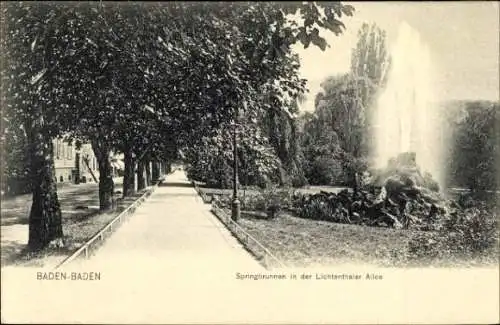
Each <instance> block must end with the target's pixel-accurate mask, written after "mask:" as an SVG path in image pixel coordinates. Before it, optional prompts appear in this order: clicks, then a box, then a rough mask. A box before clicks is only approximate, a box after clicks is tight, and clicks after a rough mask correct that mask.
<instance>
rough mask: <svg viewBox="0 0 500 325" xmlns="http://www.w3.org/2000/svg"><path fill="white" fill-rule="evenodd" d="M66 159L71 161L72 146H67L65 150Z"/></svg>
mask: <svg viewBox="0 0 500 325" xmlns="http://www.w3.org/2000/svg"><path fill="white" fill-rule="evenodd" d="M66 154H67V155H66V159H68V160H71V159H73V146H72V145H71V144H68V148H67V150H66Z"/></svg>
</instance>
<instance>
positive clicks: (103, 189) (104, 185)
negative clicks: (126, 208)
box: [92, 140, 115, 211]
mask: <svg viewBox="0 0 500 325" xmlns="http://www.w3.org/2000/svg"><path fill="white" fill-rule="evenodd" d="M92 150H93V151H94V154H95V156H96V159H97V164H98V165H99V209H100V210H101V211H107V210H109V209H111V208H113V194H114V191H115V185H114V183H113V167H112V166H111V161H110V160H109V155H110V153H111V150H110V148H109V146H107V145H105V144H103V143H101V142H99V140H94V141H92Z"/></svg>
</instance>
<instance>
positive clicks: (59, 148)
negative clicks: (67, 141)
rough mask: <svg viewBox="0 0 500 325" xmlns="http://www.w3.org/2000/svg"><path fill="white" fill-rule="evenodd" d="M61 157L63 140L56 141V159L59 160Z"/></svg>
mask: <svg viewBox="0 0 500 325" xmlns="http://www.w3.org/2000/svg"><path fill="white" fill-rule="evenodd" d="M60 156H61V140H59V139H57V140H56V159H59V157H60Z"/></svg>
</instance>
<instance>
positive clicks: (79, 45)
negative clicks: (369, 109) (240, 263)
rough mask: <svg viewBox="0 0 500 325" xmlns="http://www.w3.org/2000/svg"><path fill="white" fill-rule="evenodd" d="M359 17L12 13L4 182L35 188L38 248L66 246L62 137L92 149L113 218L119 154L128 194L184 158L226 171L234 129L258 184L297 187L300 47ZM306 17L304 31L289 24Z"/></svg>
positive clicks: (241, 9)
mask: <svg viewBox="0 0 500 325" xmlns="http://www.w3.org/2000/svg"><path fill="white" fill-rule="evenodd" d="M353 11H354V9H353V7H351V6H348V5H344V4H342V3H340V2H321V3H314V2H310V3H283V4H280V3H267V2H266V3H254V4H249V3H208V2H206V3H127V4H119V5H117V4H116V3H105V2H95V3H88V2H85V3H70V4H68V3H65V4H57V3H33V2H31V3H17V2H11V3H7V4H5V5H2V13H1V15H2V26H3V28H2V38H1V42H2V44H1V50H2V53H1V55H2V67H1V87H2V89H1V96H2V98H1V99H2V130H1V131H2V135H3V136H2V148H3V149H4V152H5V153H6V159H5V161H4V162H3V164H6V165H7V167H6V168H2V170H3V171H5V172H7V173H12V174H14V175H18V176H19V177H22V176H24V177H26V176H28V178H29V180H30V188H31V191H32V193H33V201H32V206H31V210H30V216H29V242H28V246H29V247H30V248H31V249H33V250H38V249H41V248H44V247H45V246H47V245H48V244H49V243H54V242H55V243H56V244H57V245H63V244H64V243H63V240H62V239H63V227H62V226H63V223H62V220H61V219H62V218H61V209H60V206H59V200H58V197H57V187H56V181H55V177H54V158H53V148H52V140H53V139H54V138H56V137H65V138H66V139H67V140H68V141H72V140H74V139H81V140H82V141H87V142H89V143H91V144H92V148H93V151H94V152H95V154H96V157H97V161H98V167H99V200H100V207H101V210H107V209H109V208H111V206H112V197H113V193H114V184H113V180H112V177H111V163H110V154H111V152H121V153H123V154H124V157H125V175H124V184H123V195H124V196H127V195H130V194H132V193H133V192H134V191H135V190H136V188H141V187H144V186H145V185H147V182H148V180H149V178H154V175H158V174H159V168H160V167H159V166H160V162H162V163H163V164H162V165H163V166H165V165H166V163H168V161H171V160H172V159H175V158H176V155H177V153H178V152H183V153H184V156H185V157H184V158H185V159H186V160H187V161H188V162H190V163H191V165H192V166H198V167H199V168H200V169H201V168H203V167H202V166H203V164H204V163H205V162H204V160H207V159H212V160H211V161H208V162H206V164H208V165H214V164H226V165H227V164H228V161H230V160H231V159H232V157H230V152H231V150H228V148H229V147H230V146H231V143H230V142H228V141H227V140H228V139H229V138H230V137H229V134H230V133H231V132H232V131H231V130H232V129H231V128H232V126H231V125H232V124H234V122H235V121H236V122H238V124H239V125H241V127H238V133H239V134H240V138H242V139H243V140H242V144H241V146H240V148H239V156H240V157H244V162H243V165H244V168H243V170H244V171H248V175H251V177H250V176H249V177H248V178H253V179H250V180H249V181H255V182H257V181H258V182H261V181H262V178H266V177H267V178H270V179H272V177H274V175H278V179H277V180H276V181H278V182H281V183H283V182H285V181H288V180H287V176H286V174H287V172H290V171H294V172H297V171H300V170H301V167H299V166H298V163H297V159H296V157H297V150H296V147H297V144H296V143H294V139H295V138H296V137H295V136H294V134H295V132H296V127H295V124H294V123H295V120H294V114H295V113H296V112H297V100H298V98H300V96H301V94H302V93H303V92H304V90H305V89H304V87H305V80H302V79H300V78H299V75H298V68H299V61H298V58H297V56H296V55H294V54H293V52H292V51H291V46H292V45H293V44H294V43H297V42H300V43H302V44H303V45H304V47H308V46H311V45H312V46H318V47H319V48H321V49H323V50H324V49H325V48H326V46H327V44H326V42H325V39H324V38H323V37H321V36H320V33H324V32H333V33H335V34H337V35H339V34H341V32H342V30H343V28H344V25H343V24H342V22H341V19H342V18H343V17H344V16H346V15H352V13H353ZM297 13H298V14H299V15H300V16H301V18H302V21H301V22H300V23H299V22H295V21H293V20H291V19H290V18H289V17H290V15H293V14H297ZM9 148H10V149H12V151H10V149H9ZM6 150H9V151H8V152H7V151H6ZM7 153H8V154H7ZM203 153H206V154H205V155H204V156H203ZM2 156H3V157H4V155H3V154H2ZM242 160H243V159H242ZM17 161H22V162H23V163H22V164H17V166H15V163H13V162H17ZM149 162H153V170H151V171H150V170H149V168H148V166H149ZM277 162H279V164H277ZM229 163H230V162H229ZM276 166H277V167H276ZM198 167H197V168H198ZM276 169H278V170H279V171H280V173H276ZM222 170H224V171H226V172H227V171H228V170H229V169H228V168H227V166H226V167H223V168H222ZM135 173H137V174H138V176H139V177H138V183H139V184H135V177H134V174H135ZM148 175H149V176H148ZM151 175H152V176H151ZM205 176H206V175H205ZM248 178H247V179H248ZM242 179H243V178H242ZM264 181H266V180H264ZM219 183H220V182H219Z"/></svg>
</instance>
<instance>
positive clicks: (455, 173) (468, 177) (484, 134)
mask: <svg viewBox="0 0 500 325" xmlns="http://www.w3.org/2000/svg"><path fill="white" fill-rule="evenodd" d="M464 104H465V112H466V115H465V117H464V118H460V119H458V120H457V121H456V123H457V124H456V129H455V132H454V141H453V142H452V153H451V157H450V159H449V161H450V166H449V171H448V174H449V178H450V179H449V180H448V183H450V185H454V186H460V187H465V188H468V189H470V190H472V191H474V192H479V191H484V190H496V189H497V188H498V183H497V182H498V179H497V177H498V176H497V175H498V161H497V159H498V155H499V152H500V151H499V143H498V139H500V131H499V129H498V125H500V124H499V123H500V105H499V103H498V102H496V103H495V102H486V101H471V102H466V103H464Z"/></svg>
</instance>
